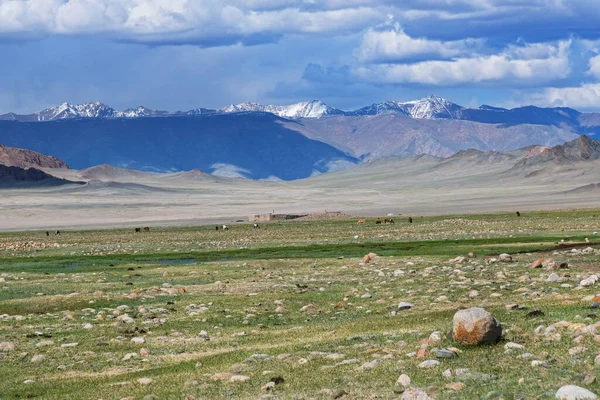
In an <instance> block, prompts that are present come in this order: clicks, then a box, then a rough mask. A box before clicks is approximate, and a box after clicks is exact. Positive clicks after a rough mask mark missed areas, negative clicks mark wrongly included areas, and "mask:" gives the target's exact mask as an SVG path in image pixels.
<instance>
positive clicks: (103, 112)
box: [37, 102, 115, 121]
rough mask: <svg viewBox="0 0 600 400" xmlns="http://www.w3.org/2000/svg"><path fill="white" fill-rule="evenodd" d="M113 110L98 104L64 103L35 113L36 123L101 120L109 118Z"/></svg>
mask: <svg viewBox="0 0 600 400" xmlns="http://www.w3.org/2000/svg"><path fill="white" fill-rule="evenodd" d="M114 111H115V110H114V109H112V108H110V107H109V106H107V105H105V104H102V103H100V102H95V103H87V104H78V105H73V104H70V103H68V102H64V103H62V104H60V105H58V106H56V107H50V108H47V109H45V110H43V111H41V112H39V113H37V120H38V121H52V120H56V119H65V118H103V117H110V116H112V114H113V113H114Z"/></svg>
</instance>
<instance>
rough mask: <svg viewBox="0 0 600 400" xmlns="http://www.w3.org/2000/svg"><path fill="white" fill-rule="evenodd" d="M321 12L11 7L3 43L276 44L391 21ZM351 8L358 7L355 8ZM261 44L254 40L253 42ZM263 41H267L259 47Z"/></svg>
mask: <svg viewBox="0 0 600 400" xmlns="http://www.w3.org/2000/svg"><path fill="white" fill-rule="evenodd" d="M326 3H332V4H329V6H328V7H314V2H312V1H307V0H289V1H285V0H251V1H245V0H244V1H241V0H3V1H0V36H2V35H4V36H7V35H12V36H14V35H16V34H17V35H18V34H22V35H26V36H30V35H31V34H32V33H37V34H40V35H53V34H60V35H71V34H73V35H78V34H87V33H105V34H109V35H111V36H113V37H115V38H119V39H124V40H132V41H140V42H150V43H161V42H163V41H164V42H167V43H176V42H182V43H186V42H187V43H196V44H202V43H203V42H205V43H206V44H207V45H209V46H213V45H219V44H220V43H224V44H231V42H242V43H244V42H245V41H244V39H245V38H250V41H252V40H255V41H262V40H264V41H269V38H272V37H278V36H281V35H285V34H321V33H322V34H339V33H343V32H346V31H355V30H357V29H358V30H360V29H363V28H365V27H367V26H369V25H370V24H372V23H375V22H378V21H381V20H382V19H383V18H384V14H383V13H382V11H381V10H380V9H378V8H376V7H366V6H362V5H361V4H362V3H363V2H360V1H357V2H355V3H356V4H355V6H343V7H342V5H341V4H339V5H338V6H339V7H336V2H326ZM350 3H351V4H352V3H353V2H350ZM253 38H254V39H253ZM257 38H259V39H260V38H263V39H261V40H257Z"/></svg>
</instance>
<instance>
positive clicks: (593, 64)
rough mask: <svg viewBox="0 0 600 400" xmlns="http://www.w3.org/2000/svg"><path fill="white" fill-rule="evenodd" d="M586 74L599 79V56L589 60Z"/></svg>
mask: <svg viewBox="0 0 600 400" xmlns="http://www.w3.org/2000/svg"><path fill="white" fill-rule="evenodd" d="M588 74H589V75H591V76H593V77H594V78H597V79H600V55H598V56H595V57H592V58H590V69H589V70H588Z"/></svg>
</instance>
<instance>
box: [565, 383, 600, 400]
mask: <svg viewBox="0 0 600 400" xmlns="http://www.w3.org/2000/svg"><path fill="white" fill-rule="evenodd" d="M556 398H557V399H560V400H588V399H597V398H598V396H596V395H595V394H594V393H592V392H590V391H589V390H587V389H584V388H582V387H579V386H575V385H566V386H563V387H561V388H560V389H558V391H557V392H556Z"/></svg>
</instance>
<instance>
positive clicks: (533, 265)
mask: <svg viewBox="0 0 600 400" xmlns="http://www.w3.org/2000/svg"><path fill="white" fill-rule="evenodd" d="M543 266H544V259H543V258H538V259H537V260H535V261H534V262H532V263H531V268H542V267H543Z"/></svg>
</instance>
